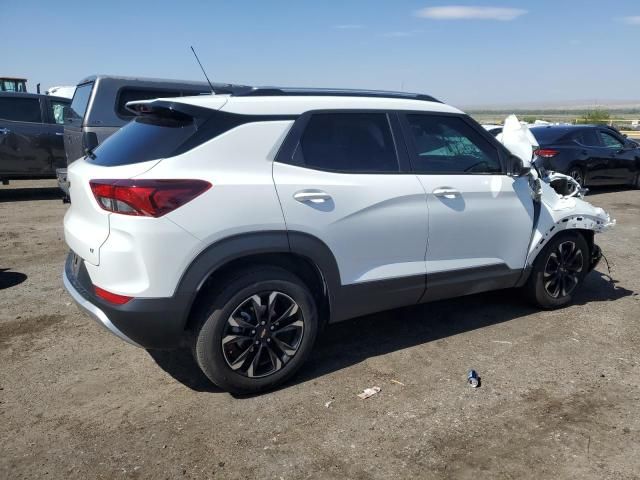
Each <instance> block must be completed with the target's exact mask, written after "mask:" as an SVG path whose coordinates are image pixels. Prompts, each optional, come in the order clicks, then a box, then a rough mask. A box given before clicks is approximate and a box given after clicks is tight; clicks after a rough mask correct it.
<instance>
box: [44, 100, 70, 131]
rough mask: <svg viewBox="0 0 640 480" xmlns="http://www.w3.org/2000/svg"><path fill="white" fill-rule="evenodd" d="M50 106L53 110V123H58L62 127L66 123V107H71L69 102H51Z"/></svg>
mask: <svg viewBox="0 0 640 480" xmlns="http://www.w3.org/2000/svg"><path fill="white" fill-rule="evenodd" d="M49 105H50V107H49V108H51V112H50V114H51V120H52V121H53V123H57V124H58V125H61V124H63V123H64V117H63V114H64V107H68V106H69V102H60V101H58V100H51V101H50V102H49Z"/></svg>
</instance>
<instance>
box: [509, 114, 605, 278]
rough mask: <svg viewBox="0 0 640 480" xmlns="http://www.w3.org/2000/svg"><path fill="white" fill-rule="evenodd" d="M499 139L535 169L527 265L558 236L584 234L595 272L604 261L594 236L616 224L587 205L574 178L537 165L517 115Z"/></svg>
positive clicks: (532, 139) (532, 143)
mask: <svg viewBox="0 0 640 480" xmlns="http://www.w3.org/2000/svg"><path fill="white" fill-rule="evenodd" d="M497 139H498V140H499V141H500V142H502V143H503V144H504V146H505V147H506V148H507V149H508V150H509V151H510V152H511V153H512V154H514V155H516V156H518V157H519V158H520V159H521V160H522V161H523V162H524V164H525V165H530V166H531V173H530V186H531V193H532V197H533V199H534V201H535V207H534V228H533V234H532V237H531V243H530V245H529V251H528V255H527V265H528V266H531V265H533V262H534V260H535V258H536V256H537V255H538V253H539V252H540V251H541V250H542V249H543V248H544V246H545V245H546V244H547V243H548V242H549V240H550V239H551V238H552V237H553V236H554V235H557V234H558V233H559V232H562V231H564V230H581V231H583V232H585V233H586V235H585V236H586V238H587V239H588V240H590V252H591V259H590V260H591V261H590V265H589V271H591V270H593V269H594V268H595V267H596V265H598V263H599V262H600V259H601V258H602V251H601V249H600V247H598V246H597V245H596V244H595V242H594V241H593V236H594V235H595V234H596V233H601V232H605V231H607V230H609V229H610V228H612V227H613V226H614V225H615V224H616V221H615V220H614V219H611V217H610V216H609V214H608V213H607V212H605V211H604V210H603V209H602V208H600V207H596V206H594V205H592V204H591V203H589V202H587V201H585V200H584V196H585V194H586V192H587V190H586V189H583V188H582V187H581V186H580V184H579V183H578V182H576V181H575V180H574V179H573V178H571V177H570V176H568V175H564V174H562V173H558V172H552V171H547V170H545V169H544V168H543V167H542V166H540V165H538V164H537V163H538V162H537V160H538V159H537V157H536V156H535V153H534V152H535V151H536V149H537V148H538V146H537V144H536V143H537V142H536V140H535V137H534V136H533V134H532V133H531V131H530V130H529V129H528V127H527V126H526V125H523V124H521V122H519V121H518V119H517V118H516V117H515V115H510V116H509V117H507V119H506V120H505V122H504V127H503V132H502V134H500V135H498V137H497Z"/></svg>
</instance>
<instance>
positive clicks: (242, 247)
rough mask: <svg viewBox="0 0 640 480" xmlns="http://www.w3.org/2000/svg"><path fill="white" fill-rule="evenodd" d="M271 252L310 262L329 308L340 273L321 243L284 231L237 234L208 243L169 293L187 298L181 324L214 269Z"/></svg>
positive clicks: (326, 247)
mask: <svg viewBox="0 0 640 480" xmlns="http://www.w3.org/2000/svg"><path fill="white" fill-rule="evenodd" d="M274 253H275V254H293V255H298V256H301V257H304V258H305V259H306V260H308V261H309V262H311V263H312V264H313V265H314V266H315V268H316V269H317V270H318V273H319V274H320V276H321V278H322V280H323V282H324V283H325V288H326V293H327V297H328V300H329V306H330V309H331V308H332V307H333V305H334V304H335V295H336V292H337V291H338V290H339V289H340V286H341V281H340V273H339V270H338V264H337V262H336V260H335V258H334V256H333V254H332V253H331V250H330V249H329V247H328V246H327V245H326V244H325V243H324V242H322V241H321V240H320V239H318V238H316V237H314V236H312V235H309V234H306V233H302V232H295V231H286V230H274V231H262V232H250V233H241V234H237V235H232V236H229V237H225V238H222V239H220V240H218V241H216V242H214V243H212V244H211V245H209V246H208V247H206V248H205V249H204V250H203V251H202V252H200V253H199V254H198V255H197V256H196V258H195V259H193V260H192V262H191V263H190V265H189V267H188V268H187V269H186V270H185V273H184V274H183V275H182V278H181V279H180V281H179V282H178V287H177V288H176V291H175V292H174V295H173V298H175V299H178V298H181V299H188V301H187V304H186V305H184V316H183V318H182V323H183V325H185V326H186V325H187V321H188V317H189V314H190V312H191V309H192V307H193V304H194V302H195V300H196V297H197V295H198V293H199V292H200V291H201V289H202V287H203V286H204V284H205V282H206V281H207V280H208V279H209V278H210V277H211V276H212V275H213V274H214V273H215V272H216V271H219V270H220V269H221V268H223V267H224V266H226V265H228V264H229V263H230V262H233V261H234V260H239V259H241V258H243V257H247V256H251V255H260V254H274Z"/></svg>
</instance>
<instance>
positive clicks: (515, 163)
mask: <svg viewBox="0 0 640 480" xmlns="http://www.w3.org/2000/svg"><path fill="white" fill-rule="evenodd" d="M529 173H531V166H530V165H527V166H525V165H524V162H523V161H522V159H521V158H520V157H516V156H515V155H511V157H509V174H510V175H512V176H514V177H526V176H527V175H529Z"/></svg>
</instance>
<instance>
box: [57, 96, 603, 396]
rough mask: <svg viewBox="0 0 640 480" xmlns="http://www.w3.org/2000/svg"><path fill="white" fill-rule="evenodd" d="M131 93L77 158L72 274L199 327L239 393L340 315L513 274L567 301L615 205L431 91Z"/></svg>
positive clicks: (92, 299) (112, 324)
mask: <svg viewBox="0 0 640 480" xmlns="http://www.w3.org/2000/svg"><path fill="white" fill-rule="evenodd" d="M129 108H130V109H132V110H135V111H136V113H137V114H138V116H137V117H136V119H135V121H132V122H131V123H129V124H128V125H127V126H125V127H124V128H122V129H121V130H120V131H118V132H117V133H116V134H114V135H113V136H112V137H110V138H109V139H108V140H107V141H106V142H104V143H103V144H102V145H100V146H99V147H98V148H97V149H96V150H95V151H94V152H89V154H88V156H87V157H85V158H84V159H81V160H79V161H77V162H74V163H73V164H72V165H71V166H70V168H69V172H68V173H69V181H70V184H71V188H70V193H71V207H70V209H69V211H68V212H67V214H66V216H65V222H64V228H65V238H66V242H67V244H68V245H69V247H70V249H71V253H70V254H69V257H68V260H67V263H66V266H65V271H64V284H65V286H66V288H67V290H68V291H69V293H70V294H71V295H72V296H73V298H74V299H75V300H76V302H77V303H78V304H79V305H80V306H81V307H82V308H83V309H84V310H85V311H86V312H87V313H88V314H90V315H91V316H92V317H94V318H95V319H97V320H98V321H99V322H100V323H102V324H103V325H104V326H106V327H107V328H108V329H109V330H110V331H111V332H113V333H114V334H116V335H117V336H119V337H120V338H122V339H124V340H126V341H129V342H130V343H133V344H135V345H138V346H141V347H144V348H151V349H154V348H172V347H180V346H185V345H186V346H191V347H192V348H193V351H194V354H195V357H196V360H197V362H198V365H200V367H201V368H202V370H203V371H204V373H205V374H206V375H207V376H208V377H209V378H210V379H211V380H212V381H213V382H214V383H216V384H217V385H219V386H220V387H222V388H225V389H227V390H229V391H232V392H255V391H259V390H264V389H267V388H270V387H273V386H274V385H276V384H279V383H281V382H283V381H285V380H286V379H287V378H289V377H290V376H291V375H292V374H293V373H294V372H295V371H296V370H297V369H298V368H299V367H300V366H301V365H302V363H303V362H304V361H305V359H306V358H307V357H308V355H309V352H310V351H311V349H312V346H313V344H314V341H315V339H316V336H317V334H318V332H319V330H320V329H321V328H322V326H323V325H325V324H327V323H332V322H338V321H341V320H345V319H348V318H352V317H355V316H359V315H364V314H368V313H371V312H376V311H380V310H385V309H391V308H395V307H400V306H405V305H411V304H416V303H423V302H428V301H431V300H435V299H442V298H447V297H455V296H460V295H467V294H472V293H477V292H483V291H487V290H493V289H502V288H511V287H524V288H525V289H526V291H527V292H528V293H529V295H530V297H531V298H532V299H533V300H534V301H535V303H537V304H538V305H540V306H541V307H543V308H552V307H558V306H561V305H564V304H566V303H568V302H569V301H570V300H571V298H572V295H573V294H574V292H575V290H576V288H577V286H578V285H579V284H580V283H581V281H582V280H583V278H584V277H585V275H586V274H587V273H588V272H589V271H590V270H591V269H592V268H593V267H594V266H595V264H596V263H597V261H598V260H599V258H600V250H599V248H598V247H597V246H596V245H595V244H594V238H593V237H594V232H597V231H602V230H604V229H606V228H608V226H609V225H610V224H611V223H612V222H610V221H609V217H608V215H607V214H606V213H605V212H604V211H603V210H602V209H599V208H595V207H593V206H591V205H590V204H588V203H586V202H584V201H583V200H581V199H580V198H577V197H576V196H562V195H559V194H557V193H556V192H555V191H554V190H553V189H552V187H551V186H550V185H549V183H548V182H545V181H541V180H542V179H543V177H544V175H545V172H541V171H540V170H538V169H536V168H533V169H532V168H529V166H528V165H525V166H523V161H522V160H520V159H519V158H517V157H515V156H514V155H513V154H511V153H510V152H509V150H507V148H505V147H504V146H503V145H502V144H501V143H499V142H498V141H497V140H496V139H495V138H494V137H493V136H492V135H491V134H490V133H487V132H486V131H485V130H484V129H483V128H482V127H481V126H480V125H478V124H477V123H476V122H475V121H473V120H472V119H471V118H469V117H468V116H466V115H465V114H464V113H462V112H461V111H459V110H457V109H455V108H453V107H450V106H448V105H445V104H443V103H440V102H438V101H437V100H435V99H433V98H432V97H428V96H424V95H409V94H398V93H389V92H371V91H344V90H300V89H278V88H269V89H261V88H254V89H247V90H246V91H243V92H239V93H237V94H233V95H207V96H198V97H182V98H175V99H158V100H149V101H140V102H131V103H130V104H129ZM524 163H525V164H526V162H524ZM556 180H557V179H556Z"/></svg>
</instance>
